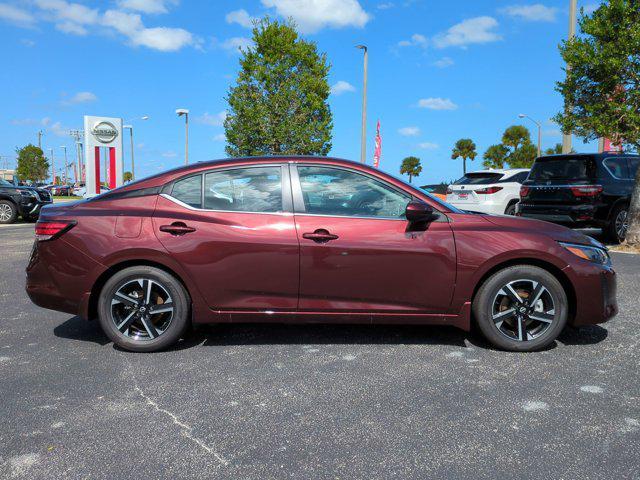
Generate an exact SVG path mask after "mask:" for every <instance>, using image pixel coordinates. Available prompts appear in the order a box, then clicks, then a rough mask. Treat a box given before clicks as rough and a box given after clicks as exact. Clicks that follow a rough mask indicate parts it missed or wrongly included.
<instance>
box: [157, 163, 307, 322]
mask: <svg viewBox="0 0 640 480" xmlns="http://www.w3.org/2000/svg"><path fill="white" fill-rule="evenodd" d="M153 225H154V229H155V233H156V236H157V237H158V239H159V240H160V241H161V242H162V244H163V245H164V247H165V248H166V249H167V250H168V251H169V252H170V253H171V254H172V255H173V257H174V258H175V259H177V260H178V261H179V262H180V263H181V264H182V266H183V267H184V268H185V269H186V270H187V271H188V273H189V275H190V276H191V277H192V279H193V280H194V281H195V283H196V284H197V285H198V287H199V289H200V291H201V293H202V294H203V296H204V297H205V299H206V300H207V302H208V304H209V306H210V308H212V309H214V310H217V311H252V312H253V311H261V312H263V311H278V310H285V311H286V310H295V308H296V307H297V302H298V268H299V245H298V239H297V236H296V230H295V224H294V220H293V214H292V213H291V189H290V187H289V175H288V168H287V167H286V166H283V165H280V164H277V165H259V166H256V165H251V166H243V167H235V168H226V169H215V170H210V171H206V172H203V173H199V174H196V175H191V176H188V177H184V178H181V179H179V180H177V181H175V182H174V183H173V185H171V186H170V187H169V189H168V192H167V193H163V194H162V195H161V197H160V198H159V199H158V204H157V207H156V211H155V214H154V218H153Z"/></svg>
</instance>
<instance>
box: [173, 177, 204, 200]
mask: <svg viewBox="0 0 640 480" xmlns="http://www.w3.org/2000/svg"><path fill="white" fill-rule="evenodd" d="M171 196H172V197H173V198H175V199H177V200H180V201H181V202H183V203H186V204H187V205H189V206H190V207H194V208H202V175H194V176H193V177H187V178H183V179H182V180H178V181H177V182H176V183H174V184H173V188H172V189H171Z"/></svg>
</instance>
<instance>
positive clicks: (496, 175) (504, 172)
mask: <svg viewBox="0 0 640 480" xmlns="http://www.w3.org/2000/svg"><path fill="white" fill-rule="evenodd" d="M528 175H529V169H526V168H511V169H501V170H480V171H478V172H473V173H467V174H466V175H465V176H464V177H462V178H460V179H459V180H457V181H456V182H455V183H454V184H452V185H449V188H448V189H447V203H450V204H451V205H453V206H455V207H458V208H459V209H461V210H467V211H471V212H479V213H489V214H494V215H515V213H516V204H517V203H518V201H519V200H520V185H521V184H522V182H524V181H525V180H526V178H527V176H528Z"/></svg>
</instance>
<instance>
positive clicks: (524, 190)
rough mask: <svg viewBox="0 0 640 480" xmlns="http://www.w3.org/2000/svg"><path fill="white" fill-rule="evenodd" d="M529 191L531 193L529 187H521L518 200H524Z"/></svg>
mask: <svg viewBox="0 0 640 480" xmlns="http://www.w3.org/2000/svg"><path fill="white" fill-rule="evenodd" d="M530 191H531V189H530V188H529V187H525V186H524V185H522V186H521V187H520V198H524V197H526V196H527V195H529V192H530Z"/></svg>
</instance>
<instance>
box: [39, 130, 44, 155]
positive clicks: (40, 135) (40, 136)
mask: <svg viewBox="0 0 640 480" xmlns="http://www.w3.org/2000/svg"><path fill="white" fill-rule="evenodd" d="M42 135H43V132H42V130H38V148H39V149H40V150H42Z"/></svg>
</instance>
